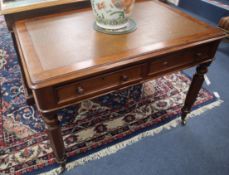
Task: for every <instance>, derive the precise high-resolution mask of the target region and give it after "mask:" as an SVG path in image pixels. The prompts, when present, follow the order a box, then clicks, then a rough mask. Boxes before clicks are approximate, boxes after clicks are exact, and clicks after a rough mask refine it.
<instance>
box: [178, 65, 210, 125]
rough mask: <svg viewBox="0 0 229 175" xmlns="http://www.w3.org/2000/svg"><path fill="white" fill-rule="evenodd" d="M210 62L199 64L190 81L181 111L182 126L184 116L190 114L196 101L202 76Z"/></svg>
mask: <svg viewBox="0 0 229 175" xmlns="http://www.w3.org/2000/svg"><path fill="white" fill-rule="evenodd" d="M210 64H211V62H207V63H203V64H200V65H199V66H198V67H197V68H196V73H195V75H194V77H193V79H192V83H191V85H190V87H189V90H188V94H187V96H186V99H185V103H184V106H183V108H182V109H181V122H182V124H183V125H185V124H186V116H187V115H188V113H190V111H191V108H192V105H193V104H194V102H195V101H196V98H197V96H198V94H199V91H200V89H201V87H202V85H203V82H204V74H206V73H207V71H208V66H209V65H210Z"/></svg>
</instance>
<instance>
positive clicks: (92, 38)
mask: <svg viewBox="0 0 229 175" xmlns="http://www.w3.org/2000/svg"><path fill="white" fill-rule="evenodd" d="M132 18H133V19H134V20H135V21H136V22H137V25H138V28H137V30H136V31H135V32H133V33H130V34H124V35H107V34H103V33H99V32H96V31H94V29H93V22H94V16H93V14H92V11H91V9H90V8H87V9H81V10H74V11H69V12H67V13H66V12H65V13H60V14H54V15H48V16H43V17H37V18H32V19H27V20H22V21H18V22H16V25H15V27H14V32H15V35H16V38H17V41H18V44H19V48H20V51H21V55H22V62H23V63H24V64H23V65H24V66H23V67H24V69H25V70H26V71H25V72H26V74H27V81H28V84H29V86H30V88H35V89H36V88H40V87H45V86H49V85H54V84H57V83H59V82H63V81H68V80H71V79H77V78H82V77H85V76H88V75H91V74H95V73H98V72H103V71H106V70H110V69H113V68H116V67H120V66H124V65H127V64H133V63H137V62H140V61H143V60H145V59H148V58H152V57H157V56H159V55H162V54H166V53H169V52H173V51H177V50H180V49H183V48H187V47H191V46H195V45H198V44H201V43H205V42H209V41H213V40H217V39H219V38H223V36H224V33H223V32H222V31H221V30H219V29H216V28H214V27H211V26H209V25H207V24H205V23H202V22H200V21H198V20H196V19H193V18H192V17H190V16H187V15H186V14H184V13H182V12H180V11H177V10H174V9H172V8H170V7H167V6H166V5H164V4H162V3H159V2H155V1H140V2H138V3H136V5H135V9H134V12H133V16H132Z"/></svg>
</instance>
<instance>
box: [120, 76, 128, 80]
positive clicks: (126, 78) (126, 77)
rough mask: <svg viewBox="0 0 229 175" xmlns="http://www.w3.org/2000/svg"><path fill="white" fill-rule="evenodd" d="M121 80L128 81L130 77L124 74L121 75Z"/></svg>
mask: <svg viewBox="0 0 229 175" xmlns="http://www.w3.org/2000/svg"><path fill="white" fill-rule="evenodd" d="M121 80H122V81H128V80H129V77H128V76H127V75H122V76H121Z"/></svg>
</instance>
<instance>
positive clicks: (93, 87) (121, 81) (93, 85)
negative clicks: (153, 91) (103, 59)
mask: <svg viewBox="0 0 229 175" xmlns="http://www.w3.org/2000/svg"><path fill="white" fill-rule="evenodd" d="M142 71H143V65H142V64H141V65H138V66H134V67H130V68H127V69H122V70H120V71H116V72H112V73H107V74H103V75H99V76H96V77H93V78H88V79H85V80H81V81H77V82H74V83H71V84H67V85H64V86H61V87H57V88H56V89H55V91H56V94H57V103H58V104H61V103H65V102H68V101H71V100H81V99H84V98H87V97H90V95H92V94H93V95H96V93H98V95H99V93H102V92H106V91H108V90H110V89H112V88H115V87H117V88H118V87H122V85H127V84H129V83H134V82H138V81H140V80H141V79H142V78H143V75H142Z"/></svg>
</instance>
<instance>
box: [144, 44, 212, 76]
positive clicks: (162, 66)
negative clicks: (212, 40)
mask: <svg viewBox="0 0 229 175" xmlns="http://www.w3.org/2000/svg"><path fill="white" fill-rule="evenodd" d="M209 49H210V47H208V46H201V47H194V48H191V49H185V50H184V51H179V52H175V53H171V54H169V55H164V56H161V57H158V58H157V59H155V60H154V61H151V62H150V64H149V73H148V75H154V74H157V73H159V72H161V73H162V72H169V71H172V70H175V69H176V70H178V69H179V67H180V68H185V67H188V66H190V65H192V64H194V63H195V64H197V63H201V62H204V61H206V60H208V59H210V52H209Z"/></svg>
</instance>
